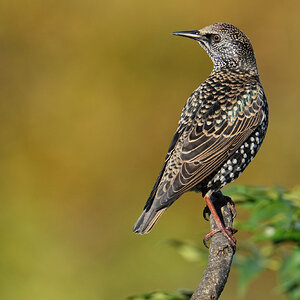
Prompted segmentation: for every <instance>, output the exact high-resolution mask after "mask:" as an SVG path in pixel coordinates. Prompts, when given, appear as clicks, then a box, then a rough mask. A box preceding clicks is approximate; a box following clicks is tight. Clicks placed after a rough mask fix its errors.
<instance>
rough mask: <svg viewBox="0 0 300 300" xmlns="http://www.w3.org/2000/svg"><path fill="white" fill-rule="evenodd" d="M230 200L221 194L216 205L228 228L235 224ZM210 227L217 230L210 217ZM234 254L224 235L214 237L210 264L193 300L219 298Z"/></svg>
mask: <svg viewBox="0 0 300 300" xmlns="http://www.w3.org/2000/svg"><path fill="white" fill-rule="evenodd" d="M229 199H230V198H229V197H226V196H223V195H222V194H221V193H220V194H218V199H217V200H218V201H216V202H215V203H214V206H215V207H216V210H217V212H218V215H219V216H220V219H221V220H222V221H223V224H225V226H226V227H232V222H233V214H232V211H231V210H230V209H229V207H228V205H226V203H228V200H229ZM220 200H221V201H220ZM230 200H231V199H230ZM210 227H211V230H213V229H216V224H215V221H214V220H213V218H212V216H210ZM234 252H235V249H234V248H233V246H232V245H231V243H230V242H229V240H228V239H227V238H226V237H225V236H224V235H223V233H221V232H218V233H216V234H215V235H213V236H212V238H211V242H210V246H209V257H208V263H207V266H206V269H205V271H204V273H203V276H202V278H201V281H200V284H199V286H198V287H197V289H196V290H195V292H194V294H193V295H192V298H191V300H216V299H218V298H219V296H220V294H221V293H222V291H223V289H224V286H225V284H226V281H227V278H228V275H229V271H230V267H231V263H232V258H233V255H234Z"/></svg>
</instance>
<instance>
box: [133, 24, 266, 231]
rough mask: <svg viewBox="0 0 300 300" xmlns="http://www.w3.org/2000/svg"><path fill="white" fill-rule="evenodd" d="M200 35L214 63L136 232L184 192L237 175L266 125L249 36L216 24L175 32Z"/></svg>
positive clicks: (208, 188)
mask: <svg viewBox="0 0 300 300" xmlns="http://www.w3.org/2000/svg"><path fill="white" fill-rule="evenodd" d="M174 34H175V35H180V36H185V37H189V38H192V39H195V40H197V41H198V42H199V43H200V45H201V46H202V47H203V48H204V49H205V50H206V51H207V52H208V54H209V56H210V57H211V59H212V61H213V63H214V69H213V71H212V73H211V74H210V76H209V77H208V78H207V79H206V80H205V81H204V82H203V83H202V84H201V85H200V86H199V87H198V88H197V89H196V90H195V91H194V92H193V93H192V94H191V96H190V97H189V98H188V101H187V103H186V105H185V107H184V109H183V111H182V114H181V117H180V120H179V124H178V128H177V130H176V133H175V135H174V137H173V140H172V142H171V145H170V148H169V150H168V153H167V155H166V158H165V163H164V165H163V168H162V170H161V172H160V174H159V176H158V179H157V181H156V183H155V185H154V188H153V190H152V192H151V194H150V197H149V199H148V201H147V203H146V205H145V207H144V212H143V214H142V215H141V217H140V218H139V220H138V221H137V223H136V225H135V227H134V232H136V233H141V234H143V233H147V232H149V231H150V230H151V228H152V227H153V225H154V223H155V222H156V221H157V219H158V218H159V217H160V216H161V214H162V213H163V212H164V211H165V210H166V209H167V208H168V207H169V206H170V205H171V204H172V203H173V202H174V201H175V200H177V199H178V198H179V197H180V196H181V195H182V194H183V193H185V192H187V191H191V190H193V191H197V192H201V193H202V194H203V195H211V194H212V193H213V192H215V191H218V190H219V189H221V188H222V187H223V186H225V185H226V184H228V183H230V182H232V181H233V180H234V179H236V178H237V177H238V176H239V175H240V174H241V173H242V172H243V170H244V169H245V168H246V167H247V165H248V164H249V163H250V161H251V160H252V159H253V158H254V156H255V155H256V153H257V151H258V149H259V147H260V145H261V143H262V141H263V139H264V136H265V133H266V130H267V125H268V106H267V101H266V97H265V94H264V90H263V88H262V85H261V83H260V80H259V74H258V71H257V67H256V61H255V56H254V52H253V49H252V46H251V43H250V41H249V40H248V38H247V37H246V36H245V35H244V34H243V33H242V32H241V31H240V30H239V29H238V28H236V27H235V26H233V25H231V24H227V23H217V24H213V25H210V26H208V27H205V28H203V29H201V30H196V31H183V32H177V33H174Z"/></svg>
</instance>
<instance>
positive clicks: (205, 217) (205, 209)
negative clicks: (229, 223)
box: [202, 206, 210, 221]
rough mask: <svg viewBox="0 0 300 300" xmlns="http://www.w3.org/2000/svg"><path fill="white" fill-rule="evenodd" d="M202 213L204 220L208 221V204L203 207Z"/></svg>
mask: <svg viewBox="0 0 300 300" xmlns="http://www.w3.org/2000/svg"><path fill="white" fill-rule="evenodd" d="M202 214H203V218H204V220H206V221H209V217H208V216H209V215H210V210H209V208H208V206H205V207H204V209H203V213H202Z"/></svg>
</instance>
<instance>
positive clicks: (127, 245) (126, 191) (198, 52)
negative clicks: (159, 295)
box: [0, 0, 300, 300]
mask: <svg viewBox="0 0 300 300" xmlns="http://www.w3.org/2000/svg"><path fill="white" fill-rule="evenodd" d="M299 9H300V5H299V1H298V0H288V1H258V0H254V1H237V0H229V1H224V0H223V1H218V0H217V1H196V0H188V1H184V2H183V1H178V0H173V1H156V0H152V1H140V0H130V1H122V0H112V1H95V0H86V1H78V0H75V1H58V0H49V1H42V0H33V1H29V0H26V1H21V0H15V1H14V0H13V1H8V0H3V1H1V2H0V96H1V101H0V115H1V118H0V135H1V141H2V146H1V147H0V153H1V156H0V179H1V180H0V195H1V202H0V203H1V209H0V225H1V226H0V233H1V234H0V239H1V245H0V287H1V288H0V298H1V299H5V300H15V299H22V300H26V299H30V300H40V299H43V300H48V299H49V300H53V299H66V300H67V299H72V300H77V299H84V300H85V299H89V300H90V299H91V300H94V299H101V300H102V299H103V300H119V299H125V297H126V296H128V295H131V294H135V293H138V292H142V291H148V290H153V289H165V290H170V291H174V290H175V289H176V288H182V287H185V288H190V289H193V288H195V286H196V284H197V283H198V281H199V279H200V276H201V272H202V270H203V266H199V265H195V264H192V263H187V262H185V261H183V260H182V259H181V258H180V257H179V256H178V255H177V254H176V253H175V251H173V250H172V249H170V248H169V247H168V246H166V245H164V244H163V243H162V241H163V240H165V239H166V238H176V239H191V240H199V241H200V240H201V237H202V235H203V234H204V233H205V232H206V231H207V230H208V225H207V224H206V223H204V222H203V221H202V216H201V213H202V209H203V206H204V204H203V201H202V200H201V198H200V196H199V195H196V194H187V195H184V196H183V197H182V198H181V199H180V200H179V201H178V203H176V204H175V205H174V207H172V208H171V209H170V210H169V211H168V213H166V214H165V215H164V217H163V218H162V220H161V221H160V222H159V224H158V225H157V227H156V228H155V229H154V230H153V232H152V233H151V234H150V235H147V236H143V237H140V236H136V235H134V234H133V233H132V232H131V229H132V226H133V224H134V223H135V221H136V219H137V217H138V215H139V214H140V213H141V210H142V207H143V205H144V202H145V201H146V199H147V196H148V193H149V192H150V190H151V188H152V185H153V183H154V181H155V178H156V176H157V174H158V172H159V169H160V167H161V164H162V161H163V158H164V155H165V151H166V150H167V148H168V144H169V142H170V140H171V137H172V134H173V132H174V130H175V129H176V124H177V120H178V118H179V114H180V112H181V109H182V107H183V105H184V104H185V101H186V99H187V97H188V96H189V95H190V93H191V92H192V91H193V89H195V88H196V87H197V86H198V85H199V84H200V83H201V82H202V81H203V80H204V79H205V78H206V77H207V76H208V74H209V72H210V70H211V68H212V64H211V62H210V60H209V58H208V56H207V55H206V54H205V53H204V51H203V50H202V49H201V48H200V47H199V46H198V45H197V44H196V43H195V42H193V41H191V40H186V39H180V38H177V37H174V36H171V35H170V33H171V32H173V31H177V30H189V29H197V28H201V27H204V26H206V25H209V24H211V23H215V22H220V21H226V22H230V23H233V24H235V25H236V26H238V27H240V28H241V29H242V30H243V31H244V32H245V33H246V34H247V35H248V36H249V38H250V39H251V41H252V44H253V46H254V49H255V52H256V58H257V62H258V66H259V70H260V74H261V81H262V83H263V86H264V88H265V91H266V94H267V97H268V100H269V106H270V125H269V130H268V134H267V137H266V140H265V142H264V145H263V147H262V148H261V151H260V153H259V154H258V156H257V158H256V159H255V161H254V163H252V164H251V166H250V167H249V168H248V169H247V170H246V171H245V173H244V174H243V175H242V176H241V178H240V179H239V180H238V181H237V183H243V184H251V185H275V184H279V185H283V186H287V187H290V186H293V185H295V184H299V177H300V176H299V168H300V156H299V146H300V142H299V137H300V129H299V119H300V114H299V111H300V109H299V108H300V106H299V96H300V82H299V67H300V65H299V47H300V41H299V29H300V28H299V27H300V26H299ZM236 277H237V276H236V274H235V273H234V272H233V273H232V274H231V277H230V280H229V282H228V286H227V287H226V289H225V291H224V297H223V299H239V298H238V296H237V295H236V294H235V292H233V291H235V288H234V287H235V286H236ZM263 279H264V281H259V282H255V284H256V287H255V289H254V288H252V289H250V290H249V294H248V295H247V296H246V297H245V299H253V298H254V297H256V298H257V299H268V298H270V297H271V296H270V295H272V299H282V298H281V297H280V296H278V295H276V294H271V293H272V290H273V289H274V287H275V284H276V278H274V277H272V276H270V274H265V276H264V277H263Z"/></svg>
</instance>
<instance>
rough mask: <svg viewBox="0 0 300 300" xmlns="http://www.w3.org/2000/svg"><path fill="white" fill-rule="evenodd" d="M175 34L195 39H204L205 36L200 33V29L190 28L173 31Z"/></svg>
mask: <svg viewBox="0 0 300 300" xmlns="http://www.w3.org/2000/svg"><path fill="white" fill-rule="evenodd" d="M172 34H173V35H177V36H183V37H187V38H190V39H194V40H197V41H199V40H203V38H204V36H203V35H201V34H200V32H199V30H189V31H176V32H173V33H172Z"/></svg>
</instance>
